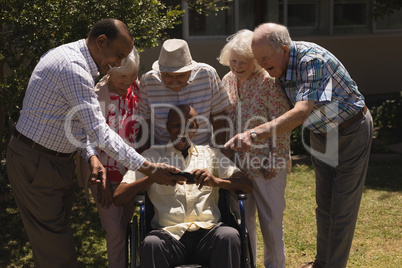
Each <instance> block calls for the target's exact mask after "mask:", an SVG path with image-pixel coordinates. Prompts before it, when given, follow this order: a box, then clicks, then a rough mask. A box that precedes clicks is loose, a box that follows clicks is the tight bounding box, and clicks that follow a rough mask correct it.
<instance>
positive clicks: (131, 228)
mask: <svg viewBox="0 0 402 268" xmlns="http://www.w3.org/2000/svg"><path fill="white" fill-rule="evenodd" d="M231 194H232V192H230V191H228V190H225V189H219V203H218V206H219V210H220V212H221V221H222V222H224V223H226V224H227V225H229V226H232V227H234V228H235V229H237V230H238V232H239V234H240V238H241V256H240V261H241V266H240V267H241V268H255V265H254V259H253V256H252V250H251V242H250V237H249V235H248V230H247V227H246V224H245V211H244V203H243V200H245V199H247V195H246V194H245V193H242V192H236V196H237V203H238V205H239V213H234V212H232V210H231V208H230V204H231V202H230V199H231ZM134 204H135V206H136V207H139V215H136V214H135V215H134V216H133V219H132V221H131V222H130V223H129V224H128V226H127V241H126V264H127V267H130V268H138V267H141V260H140V251H141V245H142V243H141V241H143V240H144V238H145V236H146V235H147V234H148V233H149V232H150V231H151V230H152V227H151V220H152V217H153V215H154V208H153V205H152V203H151V201H150V200H149V198H148V196H147V194H146V193H145V194H144V195H137V196H136V198H135V200H134ZM237 214H239V215H237ZM177 267H180V268H185V267H188V268H189V267H192V268H197V267H198V268H201V267H203V268H207V266H202V265H199V264H195V263H188V264H184V265H181V266H177Z"/></svg>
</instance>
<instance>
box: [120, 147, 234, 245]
mask: <svg viewBox="0 0 402 268" xmlns="http://www.w3.org/2000/svg"><path fill="white" fill-rule="evenodd" d="M143 156H144V157H145V158H146V159H147V160H149V161H150V162H154V163H165V164H168V165H172V166H175V167H177V168H179V169H181V170H182V171H188V172H190V171H192V170H193V169H207V170H208V171H209V172H211V174H213V175H214V176H215V177H218V178H229V177H230V176H231V175H232V174H233V173H235V172H237V171H240V170H239V169H238V168H237V167H236V165H235V164H234V163H233V162H232V161H231V160H229V159H228V158H227V157H226V156H224V155H223V154H222V153H221V152H220V151H219V150H218V149H214V148H211V147H209V146H198V145H197V146H194V145H192V146H191V147H190V148H189V155H188V156H187V158H186V159H184V157H183V155H182V153H181V152H180V151H178V150H176V149H175V148H174V147H173V146H172V144H171V143H169V144H167V145H166V146H158V147H153V148H150V149H148V150H146V151H145V152H144V153H143ZM143 177H145V175H144V174H142V173H141V172H138V171H131V170H130V171H128V172H127V173H126V174H125V175H124V177H123V181H122V182H123V183H124V182H126V183H132V182H134V181H135V180H139V179H141V178H143ZM147 193H148V196H149V198H150V200H151V202H152V204H153V205H154V208H155V215H154V217H153V219H152V224H151V225H152V228H154V229H163V230H165V231H167V232H168V233H169V234H171V235H172V236H173V237H174V238H176V239H178V240H179V239H180V238H181V237H182V235H183V234H184V233H185V232H186V231H187V230H188V231H195V230H198V229H199V228H203V229H210V228H212V227H213V226H214V225H215V224H216V223H218V222H219V221H220V217H221V215H220V212H219V208H218V199H219V188H217V187H209V186H204V187H202V189H201V190H200V189H198V186H197V185H196V184H186V183H185V184H183V185H180V184H176V186H174V187H173V186H165V185H159V184H156V183H155V184H153V185H152V186H151V187H150V188H149V189H148V190H147Z"/></svg>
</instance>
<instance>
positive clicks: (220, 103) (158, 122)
mask: <svg viewBox="0 0 402 268" xmlns="http://www.w3.org/2000/svg"><path fill="white" fill-rule="evenodd" d="M152 69H153V70H151V71H149V72H147V73H146V74H144V75H143V76H142V77H141V80H140V93H141V94H140V95H141V100H140V115H141V117H142V118H143V119H145V120H146V121H147V123H148V130H149V137H150V138H149V140H148V144H147V146H146V147H149V146H150V145H155V144H167V143H168V142H169V133H168V131H167V129H166V121H167V115H168V112H169V110H170V109H171V108H174V107H175V106H177V105H181V104H187V105H191V106H192V107H193V108H194V109H195V110H196V112H197V114H198V116H197V117H198V121H199V124H200V127H199V129H198V132H197V134H196V136H195V137H194V140H193V142H194V143H195V144H198V145H202V144H204V145H205V144H208V143H210V142H214V143H212V145H216V146H217V145H223V144H224V141H225V139H226V136H225V133H224V132H223V131H219V130H223V128H225V126H226V121H225V120H224V119H223V118H222V117H220V116H223V115H224V111H225V109H226V108H227V107H228V106H229V99H228V95H227V93H226V91H225V89H224V88H223V85H222V83H221V80H220V78H219V76H218V74H217V72H216V70H215V69H214V68H213V67H211V66H209V65H207V64H204V63H199V62H198V63H197V62H195V61H194V60H193V59H192V57H191V54H190V49H189V47H188V44H187V42H186V41H184V40H182V39H169V40H166V41H165V42H164V43H163V45H162V48H161V52H160V55H159V60H157V61H155V62H154V64H153V65H152ZM212 130H213V132H214V139H212V140H211V138H212V136H213V135H212ZM147 136H148V135H145V137H147Z"/></svg>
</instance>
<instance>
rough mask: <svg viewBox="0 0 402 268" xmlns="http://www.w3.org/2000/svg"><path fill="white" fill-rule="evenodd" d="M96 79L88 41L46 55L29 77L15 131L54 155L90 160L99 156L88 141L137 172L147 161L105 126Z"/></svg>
mask: <svg viewBox="0 0 402 268" xmlns="http://www.w3.org/2000/svg"><path fill="white" fill-rule="evenodd" d="M98 75H99V72H98V68H97V66H96V63H95V62H94V60H93V59H92V57H91V54H90V52H89V50H88V47H87V45H86V44H85V40H84V39H81V40H79V41H76V42H73V43H69V44H65V45H62V46H59V47H57V48H54V49H52V50H50V51H48V52H47V53H46V54H45V55H43V56H42V58H41V59H40V61H39V63H38V64H37V65H36V67H35V69H34V71H33V73H32V75H31V78H30V80H29V84H28V88H27V90H26V94H25V98H24V102H23V107H22V110H21V114H20V118H19V120H18V123H17V126H16V128H17V130H18V131H19V132H20V133H21V134H23V135H25V136H27V137H28V138H30V139H31V140H33V141H35V142H36V143H38V144H40V145H42V146H44V147H46V148H48V149H50V150H53V151H57V152H61V153H71V152H74V151H76V150H77V149H83V151H84V153H83V154H84V156H85V157H86V158H87V159H88V158H89V157H90V156H92V155H94V154H96V153H95V150H94V149H93V148H92V146H90V145H89V144H90V143H89V141H88V140H90V141H91V142H92V143H93V144H95V145H98V147H99V148H100V149H102V150H103V151H105V152H106V153H107V154H108V155H109V156H110V157H112V158H114V159H115V160H117V161H118V162H120V163H122V164H123V165H124V166H126V167H128V168H129V169H132V170H136V169H137V168H139V167H140V166H141V165H142V164H143V163H144V161H145V158H143V157H142V156H141V155H139V154H138V153H137V152H136V151H135V150H134V149H133V148H131V147H130V146H128V145H127V144H126V143H125V142H124V141H123V140H122V139H121V138H120V137H119V135H117V134H116V133H115V132H114V131H112V130H111V129H110V128H109V126H108V125H107V124H106V121H105V118H104V117H103V115H102V112H101V108H100V104H99V102H98V100H97V95H96V93H95V90H94V84H95V81H94V78H95V77H96V76H98Z"/></svg>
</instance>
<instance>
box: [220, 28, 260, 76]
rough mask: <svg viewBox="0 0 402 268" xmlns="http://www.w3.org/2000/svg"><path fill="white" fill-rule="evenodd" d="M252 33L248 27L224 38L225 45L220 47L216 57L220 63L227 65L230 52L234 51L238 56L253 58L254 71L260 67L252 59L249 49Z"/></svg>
mask: <svg viewBox="0 0 402 268" xmlns="http://www.w3.org/2000/svg"><path fill="white" fill-rule="evenodd" d="M253 35H254V33H253V32H252V31H250V30H248V29H244V30H240V31H238V32H237V33H235V34H233V35H231V36H229V37H228V38H227V39H226V40H227V43H226V45H225V46H224V47H223V48H222V50H221V54H220V56H219V58H218V61H219V63H220V64H222V65H225V66H229V61H230V54H231V53H232V51H233V52H236V54H238V55H240V56H244V57H246V58H250V59H253V60H254V65H255V66H256V69H255V71H257V70H258V69H260V68H261V67H260V65H258V63H257V61H256V60H255V59H254V55H253V51H252V50H251V41H252V40H253Z"/></svg>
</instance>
